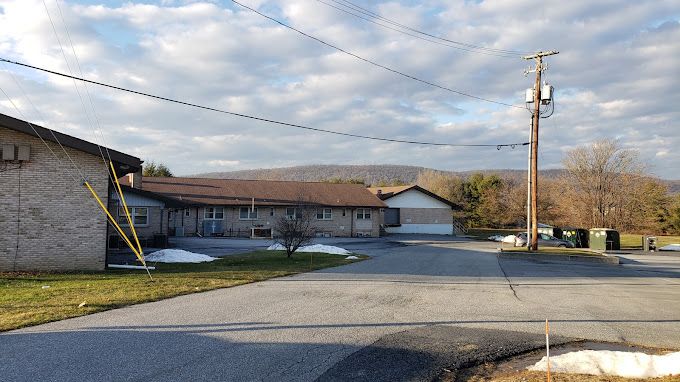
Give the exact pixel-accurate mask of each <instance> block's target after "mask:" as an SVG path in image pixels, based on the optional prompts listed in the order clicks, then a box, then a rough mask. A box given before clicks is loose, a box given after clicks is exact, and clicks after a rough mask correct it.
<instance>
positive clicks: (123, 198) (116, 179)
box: [109, 162, 144, 255]
mask: <svg viewBox="0 0 680 382" xmlns="http://www.w3.org/2000/svg"><path fill="white" fill-rule="evenodd" d="M109 164H110V165H111V172H112V173H113V179H114V181H115V183H116V188H118V194H119V195H120V201H121V202H122V203H123V208H124V209H125V217H126V218H127V221H128V224H129V225H130V230H131V231H132V236H133V237H134V238H135V242H136V243H137V249H138V250H139V253H140V254H142V255H143V254H144V251H143V250H142V245H141V244H139V238H138V237H137V230H135V225H134V222H133V221H132V217H131V216H130V210H129V209H128V206H127V203H125V196H123V190H122V189H121V188H120V183H119V182H118V175H117V174H116V169H115V168H114V167H113V162H109Z"/></svg>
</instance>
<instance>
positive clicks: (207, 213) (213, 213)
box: [203, 207, 224, 220]
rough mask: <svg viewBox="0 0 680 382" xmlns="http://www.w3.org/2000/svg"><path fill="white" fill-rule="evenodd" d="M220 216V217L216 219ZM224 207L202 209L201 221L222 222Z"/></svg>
mask: <svg viewBox="0 0 680 382" xmlns="http://www.w3.org/2000/svg"><path fill="white" fill-rule="evenodd" d="M218 214H220V215H222V216H220V217H217V215H218ZM223 219H224V207H205V208H204V209H203V220H223Z"/></svg>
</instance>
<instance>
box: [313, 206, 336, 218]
mask: <svg viewBox="0 0 680 382" xmlns="http://www.w3.org/2000/svg"><path fill="white" fill-rule="evenodd" d="M316 218H317V220H331V219H333V210H332V209H331V208H318V209H317V210H316Z"/></svg>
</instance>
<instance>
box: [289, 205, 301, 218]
mask: <svg viewBox="0 0 680 382" xmlns="http://www.w3.org/2000/svg"><path fill="white" fill-rule="evenodd" d="M290 210H293V214H290ZM301 216H302V214H300V209H299V208H297V207H286V218H288V219H290V220H295V219H299V218H300V217H301Z"/></svg>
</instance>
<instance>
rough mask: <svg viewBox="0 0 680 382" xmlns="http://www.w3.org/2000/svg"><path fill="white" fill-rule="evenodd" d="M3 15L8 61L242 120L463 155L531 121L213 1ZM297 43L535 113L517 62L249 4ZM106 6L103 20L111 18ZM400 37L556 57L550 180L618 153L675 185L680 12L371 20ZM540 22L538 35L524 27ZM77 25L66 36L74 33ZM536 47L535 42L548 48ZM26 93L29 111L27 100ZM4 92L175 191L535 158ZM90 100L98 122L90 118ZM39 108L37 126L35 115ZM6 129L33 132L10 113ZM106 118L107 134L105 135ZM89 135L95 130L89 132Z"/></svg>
mask: <svg viewBox="0 0 680 382" xmlns="http://www.w3.org/2000/svg"><path fill="white" fill-rule="evenodd" d="M92 3H93V2H91V1H88V2H83V3H80V2H74V1H68V2H60V5H61V8H62V12H63V15H64V20H62V19H61V17H60V16H59V12H58V9H57V8H56V5H55V4H54V3H52V2H47V4H48V9H49V11H50V15H51V16H52V18H53V21H54V24H55V29H56V30H57V33H58V36H59V40H60V41H61V43H62V44H63V46H64V53H65V54H66V56H67V57H68V62H69V64H68V65H67V64H66V62H65V61H64V58H63V57H62V52H61V48H60V46H59V44H58V42H57V38H56V37H55V35H54V32H53V30H52V26H51V24H50V21H49V19H48V17H47V14H46V12H45V9H44V6H43V3H42V2H41V1H39V0H15V1H11V0H10V1H5V2H3V3H2V5H1V6H0V7H1V11H0V23H2V25H3V26H4V28H2V29H0V56H2V57H6V58H10V59H15V60H18V61H22V62H26V63H29V64H32V65H36V66H42V67H46V68H49V69H53V70H57V71H61V72H68V71H69V67H70V68H71V70H73V71H74V73H76V74H77V73H78V69H77V68H78V67H77V63H76V62H75V59H74V57H73V54H72V51H71V46H70V45H69V44H68V39H67V35H66V30H65V29H64V25H67V26H68V29H69V32H70V37H71V39H72V41H73V43H74V49H75V50H76V52H77V54H78V59H79V63H80V66H81V67H82V70H83V75H84V76H86V77H88V78H91V79H93V80H97V81H102V82H108V83H112V84H116V85H119V86H123V87H129V88H132V89H135V90H140V91H145V92H149V93H153V94H158V95H161V96H165V97H170V98H177V99H181V100H185V101H188V102H193V103H199V104H203V105H207V106H211V107H215V108H221V109H225V110H230V111H234V112H238V113H245V114H252V115H257V116H261V117H264V118H270V119H278V120H282V121H286V122H290V123H296V124H302V125H306V126H311V127H315V128H321V129H330V130H337V131H340V132H345V133H352V134H361V135H371V136H381V137H394V138H399V139H409V140H422V141H433V142H450V143H472V144H479V143H491V144H499V143H512V142H524V141H526V140H527V138H528V126H529V122H530V116H529V113H528V111H526V110H524V109H523V108H507V107H502V106H498V105H493V104H488V103H485V102H481V101H477V100H474V99H470V98H466V97H462V96H460V95H457V94H454V93H450V92H446V91H444V90H441V89H437V88H434V87H430V86H427V85H425V84H422V83H419V82H416V81H412V80H409V79H406V78H404V77H400V76H397V75H395V74H393V73H389V72H387V71H385V70H382V69H380V68H376V67H375V66H372V65H369V64H366V63H365V62H361V61H359V60H356V59H354V58H352V57H349V56H347V55H345V54H343V53H340V52H337V51H335V50H333V49H331V48H329V47H327V46H324V45H321V44H319V43H317V42H315V41H312V40H310V39H307V38H304V37H303V36H301V35H299V34H297V33H295V32H293V31H290V30H287V29H285V28H283V27H281V26H280V25H277V24H275V23H272V22H271V21H268V20H266V19H263V18H262V17H260V16H258V15H256V14H254V13H252V12H250V11H247V10H244V9H243V8H240V7H238V6H235V5H232V4H229V5H224V4H223V3H219V2H211V1H204V2H202V1H159V2H157V3H155V4H146V3H148V2H145V4H140V3H135V2H126V3H123V4H121V5H118V6H115V5H93V4H92ZM245 3H246V4H248V5H249V6H253V7H256V8H258V9H260V10H261V11H263V12H265V13H267V14H271V15H273V16H276V17H279V18H281V19H283V20H285V21H286V22H288V23H290V24H291V25H293V26H295V27H297V28H300V29H301V30H303V31H305V32H307V33H309V34H312V35H314V36H317V37H319V38H321V39H324V40H326V41H328V42H330V43H333V44H336V45H337V46H340V47H342V48H344V49H347V50H348V51H351V52H353V53H356V54H359V55H361V56H363V57H366V58H368V59H370V60H374V61H376V62H379V63H381V64H384V65H386V66H390V67H393V68H395V69H398V70H402V71H404V72H407V73H409V74H413V75H416V76H418V77H420V78H423V79H425V80H428V81H432V82H435V83H438V84H441V85H443V86H447V87H450V88H454V89H457V90H461V91H464V92H468V93H470V94H474V95H478V96H481V97H485V98H490V99H494V100H499V101H503V102H509V103H513V104H517V105H520V106H522V107H523V105H522V101H523V91H524V89H525V88H528V87H530V86H531V85H532V78H531V77H529V78H525V77H524V76H523V75H522V71H523V70H524V68H526V67H527V65H528V64H529V63H528V62H526V61H524V60H522V59H520V58H519V57H517V58H514V59H507V58H499V57H494V56H489V55H482V54H473V53H470V52H465V51H461V50H457V49H452V48H449V47H444V46H441V45H437V44H432V43H428V42H426V41H422V40H419V39H415V38H413V37H411V36H406V35H403V34H399V33H396V32H394V31H390V30H387V29H384V28H380V27H378V26H376V25H374V24H371V23H367V22H365V21H363V20H359V19H357V18H354V17H351V16H349V15H347V14H345V13H342V12H339V11H337V10H335V9H333V8H330V7H327V6H325V5H323V4H322V3H319V2H314V1H301V0H287V1H283V0H275V1H264V0H263V1H259V0H258V1H254V0H251V1H245ZM107 4H108V3H107ZM366 7H368V8H370V9H371V10H372V11H374V12H379V13H380V14H382V15H384V16H385V17H389V18H392V19H394V20H397V21H398V22H400V23H403V24H406V25H411V26H414V27H416V28H419V29H422V30H425V31H428V32H429V33H432V34H436V35H441V36H445V37H446V38H448V39H450V40H456V41H463V42H468V43H472V44H476V45H484V46H488V47H491V48H496V49H513V50H523V51H524V50H530V51H533V50H537V49H557V50H560V54H559V55H557V56H553V57H550V58H548V59H547V62H548V63H549V69H548V70H547V72H546V73H545V79H546V80H547V81H549V82H550V83H552V84H553V85H554V86H555V88H556V94H555V97H556V111H555V114H554V115H553V116H552V117H551V118H548V119H544V120H542V121H541V129H540V134H541V142H540V145H539V147H540V151H541V153H540V158H541V166H542V167H544V168H547V167H550V166H559V165H560V161H561V157H562V155H563V153H564V151H565V150H568V149H569V148H571V147H574V146H577V145H581V144H587V143H589V142H592V141H594V140H596V139H599V138H602V137H615V138H619V139H620V141H621V142H622V144H623V145H624V146H626V147H629V148H636V149H638V150H639V152H640V155H641V157H642V158H643V159H644V160H645V161H648V163H649V164H650V165H651V166H652V167H653V168H657V169H663V173H662V174H660V175H662V176H666V177H676V178H677V176H676V175H675V176H674V175H673V174H678V173H680V154H677V149H676V148H677V147H680V128H679V127H680V126H678V124H679V122H678V121H680V118H679V117H680V111H679V110H678V109H677V105H678V104H680V78H679V77H678V76H677V75H676V73H677V68H678V67H680V42H679V41H680V21H679V20H680V13H679V12H678V9H677V6H676V4H674V2H673V1H655V2H638V3H630V2H626V1H606V2H591V1H585V0H583V1H581V0H578V1H570V2H562V3H556V4H551V5H549V6H548V5H546V4H545V3H544V2H538V1H534V0H523V1H513V2H512V3H509V2H507V1H500V0H498V1H483V2H460V3H458V2H448V1H428V2H416V3H414V2H399V1H390V2H369V3H367V5H366ZM527 20H532V21H531V22H527ZM64 21H65V23H66V24H64ZM536 36H540V38H539V39H537V38H536ZM10 74H11V75H13V76H14V77H15V78H16V79H17V80H18V81H19V83H20V85H21V87H22V88H23V89H24V90H25V91H26V92H27V94H28V95H29V98H30V102H29V100H26V99H25V98H23V97H22V95H21V94H22V93H21V90H20V89H19V88H18V87H17V86H16V84H15V83H14V81H13V79H12V77H11V76H10ZM0 87H2V88H3V89H4V90H5V91H6V92H7V93H8V94H9V95H10V96H11V97H12V99H13V100H14V101H15V102H16V103H17V105H18V106H19V107H20V109H21V111H22V112H23V113H24V114H25V115H26V117H27V118H29V119H31V120H32V121H40V122H43V123H45V124H46V125H47V126H48V127H51V128H55V129H57V130H60V131H63V132H65V133H67V134H73V135H76V136H79V137H81V138H84V139H88V140H93V139H94V136H95V130H96V129H97V124H96V123H95V120H98V121H99V125H100V126H101V130H102V131H103V134H104V138H105V139H104V144H106V145H109V146H111V147H112V148H115V149H117V150H121V151H124V152H128V153H130V154H132V155H137V156H140V157H142V158H153V159H155V160H156V161H160V162H163V163H166V164H168V165H169V166H170V168H171V169H172V170H173V171H174V172H175V173H177V174H192V173H199V172H204V171H206V169H207V167H210V171H214V170H218V169H219V168H220V167H224V168H225V169H227V170H232V169H243V168H252V167H270V166H281V165H298V164H310V163H340V164H367V163H396V164H411V165H421V166H430V167H435V168H440V169H451V170H467V169H478V168H479V169H482V168H525V166H526V147H525V146H521V147H517V148H515V149H514V150H512V149H503V150H496V148H495V147H492V148H489V149H479V148H441V147H418V146H409V145H404V144H390V143H380V142H375V141H363V140H357V139H353V138H348V137H341V136H334V135H326V134H322V133H315V132H309V131H304V130H299V129H295V128H292V127H285V126H280V125H271V124H266V123H263V122H258V121H253V120H248V119H242V118H238V117H235V116H229V115H224V114H219V113H214V112H209V111H205V110H198V109H193V108H189V107H186V106H181V105H176V104H169V103H165V102H162V101H158V100H153V99H148V98H144V97H140V96H137V95H132V94H128V93H121V92H118V91H115V90H111V89H105V88H101V87H96V86H93V85H88V87H87V88H85V86H83V85H82V84H80V85H79V92H80V93H81V97H83V98H84V101H85V106H83V105H82V104H81V102H80V97H79V96H78V94H77V93H76V91H75V89H74V85H73V82H72V81H70V80H66V79H63V78H58V77H55V76H50V75H46V74H43V73H38V72H35V71H31V70H27V69H21V68H18V67H15V66H12V65H8V64H5V65H2V64H0ZM88 92H89V93H90V95H91V96H92V101H93V103H94V105H95V112H93V111H92V108H91V106H90V104H89V99H88V98H89V97H88ZM31 103H33V104H34V105H36V109H37V110H36V109H33V108H32V107H31ZM0 112H2V113H5V114H9V115H13V116H17V117H20V115H19V114H18V112H17V111H16V110H14V109H13V107H12V106H11V105H10V104H9V102H7V100H6V99H0ZM95 117H96V118H95ZM88 121H89V122H88Z"/></svg>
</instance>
